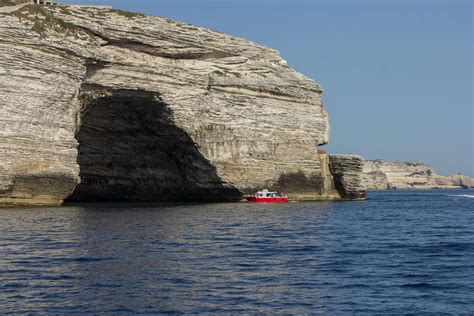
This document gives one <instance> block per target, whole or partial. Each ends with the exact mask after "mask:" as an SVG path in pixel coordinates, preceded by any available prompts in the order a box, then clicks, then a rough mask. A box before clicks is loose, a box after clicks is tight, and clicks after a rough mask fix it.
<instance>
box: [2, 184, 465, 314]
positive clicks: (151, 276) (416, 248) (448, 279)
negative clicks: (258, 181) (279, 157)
mask: <svg viewBox="0 0 474 316" xmlns="http://www.w3.org/2000/svg"><path fill="white" fill-rule="evenodd" d="M0 219H1V220H0V314H2V315H3V314H33V315H35V314H68V315H69V314H87V315H90V314H110V315H129V314H270V315H279V314H323V315H328V314H330V315H333V314H360V315H364V314H366V315H373V314H378V315H379V314H383V315H386V314H394V315H423V314H424V315H433V314H435V315H442V314H446V315H449V314H456V315H459V314H463V315H473V314H474V190H430V191H370V192H369V199H368V200H367V201H357V202H293V203H291V202H290V203H285V204H284V203H279V204H251V203H236V204H114V203H109V204H71V205H67V206H63V207H44V208H38V207H34V208H33V207H31V208H4V209H0Z"/></svg>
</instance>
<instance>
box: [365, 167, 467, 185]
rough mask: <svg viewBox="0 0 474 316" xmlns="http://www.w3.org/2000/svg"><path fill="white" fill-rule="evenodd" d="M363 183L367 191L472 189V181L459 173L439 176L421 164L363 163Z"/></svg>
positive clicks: (430, 168)
mask: <svg viewBox="0 0 474 316" xmlns="http://www.w3.org/2000/svg"><path fill="white" fill-rule="evenodd" d="M362 178H363V183H364V186H366V187H367V188H368V189H378V190H385V189H403V190H406V189H460V188H472V187H474V180H473V179H471V178H469V177H467V176H464V175H463V174H461V173H455V174H453V175H451V176H440V175H438V174H437V173H436V171H435V170H434V169H433V168H432V167H431V166H429V165H427V164H425V163H421V162H390V161H385V160H367V161H365V162H364V168H363V175H362Z"/></svg>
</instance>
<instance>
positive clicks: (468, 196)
mask: <svg viewBox="0 0 474 316" xmlns="http://www.w3.org/2000/svg"><path fill="white" fill-rule="evenodd" d="M449 196H458V197H466V198H470V199H474V195H470V194H456V195H449Z"/></svg>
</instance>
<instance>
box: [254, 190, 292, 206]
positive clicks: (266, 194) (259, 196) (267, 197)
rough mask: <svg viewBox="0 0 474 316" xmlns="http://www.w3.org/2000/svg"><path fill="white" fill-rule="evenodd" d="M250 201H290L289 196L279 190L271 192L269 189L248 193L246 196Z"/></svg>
mask: <svg viewBox="0 0 474 316" xmlns="http://www.w3.org/2000/svg"><path fill="white" fill-rule="evenodd" d="M245 198H246V199H247V201H249V202H257V203H284V202H288V197H286V196H280V195H279V194H278V193H277V192H270V191H268V190H266V189H265V190H263V191H258V192H257V193H256V194H254V195H247V196H246V197H245Z"/></svg>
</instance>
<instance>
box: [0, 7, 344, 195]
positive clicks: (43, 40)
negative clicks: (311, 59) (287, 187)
mask: <svg viewBox="0 0 474 316" xmlns="http://www.w3.org/2000/svg"><path fill="white" fill-rule="evenodd" d="M0 34H1V38H0V57H1V58H0V83H1V84H0V198H1V199H2V200H3V202H5V203H7V202H12V201H13V202H15V201H22V202H23V201H28V200H30V201H34V202H33V203H57V202H58V201H59V202H60V201H62V200H63V199H65V198H67V197H68V196H70V195H71V192H73V190H75V193H74V194H73V196H72V197H73V198H76V199H108V198H110V199H116V198H117V196H120V197H123V198H124V199H138V200H154V199H157V198H156V197H157V196H158V193H159V194H160V197H161V199H163V200H176V199H181V198H182V197H183V195H189V196H194V197H198V196H202V195H203V194H207V195H208V196H215V199H219V196H223V195H227V196H230V197H232V199H236V198H237V197H240V194H241V193H242V192H246V190H253V189H254V188H262V187H263V186H268V187H278V185H279V183H280V184H281V181H280V182H279V180H281V177H282V176H283V177H285V176H286V177H287V176H291V175H299V176H301V174H303V175H304V177H305V179H316V180H315V181H312V182H311V181H309V180H308V181H307V183H308V186H309V187H307V188H305V189H302V190H303V191H304V193H305V196H310V197H313V198H317V197H324V196H330V197H338V195H337V193H335V191H334V190H333V189H328V188H331V187H333V186H332V185H331V183H328V182H327V181H329V182H331V181H332V180H331V175H328V174H327V169H328V168H327V156H326V155H325V154H320V153H318V151H317V150H316V147H317V146H318V145H321V144H325V143H327V142H328V138H329V124H328V116H327V113H326V112H325V110H324V108H323V105H322V102H321V93H322V89H321V87H320V86H319V85H318V84H316V83H315V82H314V81H313V80H311V79H309V78H307V77H305V76H303V75H302V74H299V73H297V72H295V71H294V70H293V69H291V68H289V67H288V66H287V65H286V62H285V61H284V60H282V59H281V57H280V56H279V54H278V52H276V51H275V50H272V49H270V48H267V47H263V46H260V45H257V44H254V43H252V42H249V41H246V40H243V39H240V38H236V37H231V36H228V35H225V34H222V33H218V32H213V31H210V30H207V29H204V28H199V27H195V26H191V25H187V24H182V23H178V22H175V21H171V20H168V19H165V18H160V17H152V16H144V15H139V14H131V13H127V12H121V11H117V10H112V9H108V8H93V7H75V6H48V7H46V6H39V5H26V6H23V7H20V8H17V9H16V11H11V12H0ZM324 164H325V165H324ZM285 179H286V178H285ZM324 181H326V182H324ZM79 182H81V184H80V185H79V187H77V188H76V185H77V184H78V183H79ZM314 183H319V184H318V185H316V187H314ZM321 183H322V184H321ZM321 185H322V189H321ZM75 188H76V189H75ZM173 192H174V193H173ZM176 192H178V193H176ZM297 193H298V192H295V195H296V194H297Z"/></svg>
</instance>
